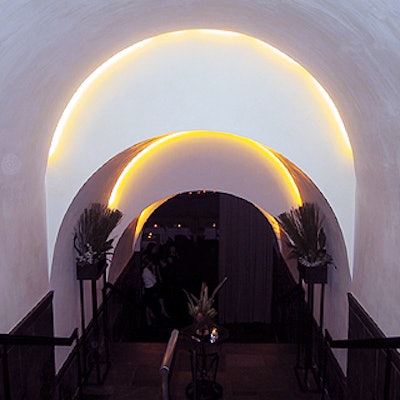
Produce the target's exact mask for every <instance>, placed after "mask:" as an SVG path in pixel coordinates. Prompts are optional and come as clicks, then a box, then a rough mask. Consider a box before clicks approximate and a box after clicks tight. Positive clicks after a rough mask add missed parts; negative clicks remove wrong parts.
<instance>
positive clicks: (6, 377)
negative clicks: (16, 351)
mask: <svg viewBox="0 0 400 400" xmlns="http://www.w3.org/2000/svg"><path fill="white" fill-rule="evenodd" d="M3 387H4V397H5V400H11V389H10V371H9V369H8V348H7V344H6V343H4V344H3Z"/></svg>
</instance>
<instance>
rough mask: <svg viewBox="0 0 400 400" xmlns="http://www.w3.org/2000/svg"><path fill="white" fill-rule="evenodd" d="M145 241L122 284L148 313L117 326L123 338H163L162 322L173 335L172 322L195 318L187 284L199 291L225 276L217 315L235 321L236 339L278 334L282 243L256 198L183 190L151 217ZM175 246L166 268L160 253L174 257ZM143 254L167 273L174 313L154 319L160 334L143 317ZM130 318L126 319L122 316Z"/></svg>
mask: <svg viewBox="0 0 400 400" xmlns="http://www.w3.org/2000/svg"><path fill="white" fill-rule="evenodd" d="M140 242H141V243H140V247H139V251H138V252H137V253H136V255H135V256H134V257H133V259H131V261H130V262H129V263H128V265H127V267H126V271H123V272H122V276H123V277H122V280H120V282H119V283H120V285H121V286H122V287H124V290H125V291H128V292H130V293H131V294H132V292H135V294H134V295H133V296H132V297H134V298H136V299H137V312H138V313H142V316H141V318H137V316H136V323H134V324H131V326H130V331H129V332H127V331H126V330H125V331H124V332H118V330H117V334H122V335H125V336H124V338H125V340H138V341H143V340H145V341H149V340H150V341H152V340H159V339H162V338H164V339H165V337H163V336H162V335H161V336H160V332H161V331H162V329H163V328H166V329H165V334H164V336H167V335H168V333H169V331H170V328H171V327H179V326H180V327H182V326H184V325H185V324H189V323H191V319H190V316H189V315H188V311H187V299H186V297H185V295H184V293H183V290H182V289H186V290H187V291H189V292H192V293H194V294H195V295H197V294H198V293H199V291H200V286H201V284H202V282H203V281H204V282H206V283H207V285H208V286H209V289H210V291H212V290H213V289H214V288H215V287H216V286H217V284H218V282H219V281H221V280H222V279H223V277H225V276H227V277H228V281H227V283H226V285H225V286H224V288H223V290H221V292H220V293H219V295H218V297H217V299H216V300H217V302H216V308H217V310H218V316H217V318H218V321H219V322H220V323H223V324H224V325H225V326H229V328H230V330H231V331H232V336H233V338H234V340H237V341H246V340H256V341H273V340H275V331H274V327H273V315H272V314H273V309H274V305H273V298H277V293H275V294H274V293H273V292H274V291H276V290H280V291H282V290H284V289H283V287H282V282H276V283H274V278H273V277H274V276H277V275H279V274H276V273H274V270H275V269H279V268H281V267H282V265H281V263H280V262H279V260H277V258H276V255H277V254H279V249H278V245H277V240H276V237H275V233H274V231H273V229H272V227H271V225H270V224H269V222H268V220H267V219H266V218H265V216H264V215H263V214H262V213H261V212H260V211H259V210H258V209H257V208H256V207H255V206H254V205H253V204H251V203H250V202H248V201H246V200H244V199H241V198H239V197H236V196H233V195H230V194H226V193H220V192H215V191H200V190H199V191H191V192H186V193H182V194H178V195H176V196H174V197H172V198H171V199H170V200H168V201H166V202H165V203H163V204H162V205H161V206H159V207H158V208H157V209H156V210H155V211H154V212H153V213H152V214H151V215H150V216H149V218H148V220H147V222H146V224H145V225H144V226H143V230H142V234H141V241H140ZM171 247H174V249H175V250H176V253H177V254H178V256H177V258H175V261H174V263H173V264H171V265H169V266H168V265H165V264H164V263H163V262H161V259H163V260H164V259H166V258H167V257H168V254H169V249H170V248H171ZM150 248H151V251H150V252H148V249H150ZM143 256H145V257H148V256H151V257H154V259H155V260H156V261H155V262H156V263H158V265H159V269H160V270H161V276H163V277H166V281H164V284H165V286H164V290H163V298H164V300H165V302H166V308H167V311H168V313H169V315H170V319H169V320H167V319H165V318H164V317H160V318H159V319H158V320H154V321H153V323H152V325H153V324H154V325H155V326H156V327H157V328H158V329H157V331H156V333H155V332H154V330H153V329H148V327H146V322H145V318H144V308H143V300H142V285H141V282H139V281H140V280H141V276H140V268H141V266H140V264H141V259H142V258H143ZM116 257H118V250H117V253H116ZM278 259H279V257H278ZM286 284H287V283H286ZM278 296H279V293H278ZM127 311H128V313H130V312H131V311H129V310H127ZM130 315H131V314H130ZM125 318H126V319H128V317H123V316H122V317H120V321H119V322H120V323H121V319H122V320H124V319H125ZM131 319H132V318H131ZM121 325H122V326H126V323H121ZM117 339H118V340H121V338H120V337H119V338H117Z"/></svg>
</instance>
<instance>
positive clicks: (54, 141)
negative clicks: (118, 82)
mask: <svg viewBox="0 0 400 400" xmlns="http://www.w3.org/2000/svg"><path fill="white" fill-rule="evenodd" d="M153 40H154V38H149V39H145V40H142V41H141V42H138V43H135V44H134V45H133V46H130V47H127V48H126V49H124V50H122V51H120V52H119V53H117V54H115V55H114V56H113V57H111V58H109V59H108V60H107V61H106V62H104V63H103V64H102V65H100V67H98V68H97V69H96V70H95V71H94V72H92V73H91V74H90V75H89V76H88V78H87V79H85V81H84V82H83V83H82V84H81V85H80V86H79V88H78V90H77V91H76V92H75V93H74V95H73V96H72V98H71V100H70V101H69V103H68V104H67V107H66V108H65V110H64V112H63V114H62V116H61V118H60V120H59V121H58V124H57V127H56V130H55V132H54V135H53V139H52V141H51V145H50V151H49V159H50V158H51V157H52V156H53V155H54V153H55V152H56V149H57V146H58V143H59V141H60V138H61V135H62V133H63V131H64V129H65V126H66V125H67V122H68V119H69V118H70V117H71V114H72V112H73V110H74V108H75V107H76V105H77V104H78V103H79V101H80V99H81V98H82V97H83V95H84V94H85V92H86V91H87V90H88V88H89V87H90V85H92V83H93V82H94V81H95V80H96V79H97V78H99V77H100V76H101V75H102V74H103V73H105V72H106V70H107V69H108V68H110V67H111V66H112V65H113V64H116V63H117V62H119V61H120V60H121V59H123V58H124V57H125V56H126V55H128V54H130V53H132V52H134V51H136V50H138V49H139V48H141V47H144V46H146V45H148V44H149V43H150V42H152V41H153Z"/></svg>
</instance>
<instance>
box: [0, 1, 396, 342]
mask: <svg viewBox="0 0 400 400" xmlns="http://www.w3.org/2000/svg"><path fill="white" fill-rule="evenodd" d="M399 17H400V6H399V3H398V2H397V1H385V2H379V3H378V2H375V1H372V0H368V1H367V0H365V1H361V0H359V1H352V2H348V1H347V0H338V1H333V0H332V1H322V0H321V1H311V0H303V1H291V0H285V1H269V2H264V1H253V0H249V1H244V0H232V1H228V0H221V1H218V2H215V1H212V0H206V1H196V0H192V1H174V0H171V1H168V2H165V1H161V0H159V1H156V0H146V1H135V2H132V1H127V0H119V1H114V2H112V3H110V2H109V1H107V0H98V1H96V2H86V1H78V0H74V1H68V2H67V1H63V2H54V1H42V2H40V3H37V2H31V1H26V0H14V1H13V2H8V3H6V4H2V5H1V14H0V22H1V24H0V26H1V28H0V56H1V57H0V60H1V61H0V76H1V79H0V90H1V93H2V95H1V98H0V110H1V112H0V137H1V145H0V190H1V199H0V220H1V226H0V250H1V253H2V259H1V261H0V282H1V287H0V288H1V291H0V300H1V304H2V307H1V310H0V313H1V318H0V330H2V331H8V330H10V329H11V328H12V327H13V326H15V324H16V323H17V322H18V321H19V320H21V318H22V317H23V316H24V315H25V314H26V313H27V312H28V311H29V310H30V309H31V308H32V307H33V305H34V304H36V303H37V302H38V301H39V300H40V298H42V297H43V296H44V294H45V293H46V292H47V290H48V288H49V283H48V278H47V254H46V251H47V249H46V223H45V222H46V221H45V210H46V206H45V194H44V193H45V187H44V186H45V183H44V177H45V170H46V162H47V154H48V150H49V146H50V141H51V136H52V134H53V132H54V129H55V127H56V124H57V121H58V120H59V118H60V116H61V114H62V111H63V109H64V107H65V106H66V104H67V102H68V101H69V99H70V98H71V96H72V95H73V92H74V90H75V89H76V88H77V87H78V86H79V84H80V83H81V82H82V81H83V80H84V79H85V78H86V77H87V76H88V75H89V74H90V73H91V72H92V71H93V70H94V69H95V68H96V67H97V66H98V65H100V64H101V63H102V62H103V61H105V60H106V59H107V58H108V57H109V55H110V54H115V53H117V52H118V51H119V50H121V49H123V48H125V47H127V46H129V45H130V44H132V43H133V42H136V41H139V40H141V39H144V38H147V37H150V36H153V35H156V34H159V33H164V32H166V31H171V30H178V29H187V28H199V27H200V28H204V27H207V28H216V29H229V30H234V31H238V32H243V33H246V34H249V35H252V36H255V37H258V38H260V39H262V40H265V41H266V42H268V43H270V44H272V45H273V46H275V47H277V48H279V49H280V50H282V51H283V52H285V53H287V54H288V55H290V56H291V57H293V58H294V59H295V60H297V61H299V62H300V63H301V64H302V65H303V66H304V67H305V68H306V69H308V70H309V71H310V72H311V73H312V75H313V76H314V77H316V78H317V79H318V81H319V82H320V83H321V84H322V85H323V87H325V88H326V90H327V91H328V93H329V94H330V95H331V96H332V98H333V100H334V102H335V104H336V105H337V107H338V109H339V112H340V113H341V115H342V118H343V120H344V123H345V125H346V128H347V131H348V133H349V136H350V140H351V143H352V146H353V151H354V159H355V169H356V171H355V172H356V180H357V193H356V221H355V232H356V241H355V248H354V254H355V260H354V268H355V271H354V282H353V287H352V290H353V292H354V294H355V296H356V297H357V298H358V299H359V301H360V303H361V304H362V305H363V306H364V307H365V308H366V310H368V312H369V313H370V315H371V316H372V317H373V318H374V319H375V320H376V322H377V323H378V325H379V326H380V327H381V328H382V330H383V331H384V332H385V333H386V334H389V335H390V334H398V332H399V331H400V322H399V321H400V307H399V306H398V301H396V296H397V294H398V282H399V279H400V270H399V268H398V251H397V241H398V236H399V226H400V224H399V222H400V212H399V207H398V199H399V197H400V187H399V185H398V182H399V178H400V176H399V171H400V169H399V160H400V157H399V150H400V142H399V140H398V133H397V130H398V126H399V120H400V115H399V105H398V93H399V92H400V81H399V79H398V71H399V69H400V68H399V67H400V52H399V51H398V50H399V46H400V28H399V25H398V20H399ZM338 190H340V187H338ZM329 290H332V291H334V290H335V288H334V287H332V288H330V289H329Z"/></svg>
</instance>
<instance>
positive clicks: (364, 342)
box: [322, 329, 400, 400]
mask: <svg viewBox="0 0 400 400" xmlns="http://www.w3.org/2000/svg"><path fill="white" fill-rule="evenodd" d="M328 347H330V348H334V349H366V350H367V349H387V350H389V349H400V336H393V337H382V338H366V339H343V340H333V339H332V336H331V335H330V333H329V331H328V330H327V329H325V351H324V353H325V356H324V364H323V380H322V383H323V388H322V400H324V399H325V389H326V373H327V371H326V369H327V365H326V364H327V352H328ZM391 361H392V357H391V353H390V352H389V351H388V353H387V358H386V367H385V382H384V387H383V391H384V394H383V399H384V400H389V397H390V384H391V382H390V377H391Z"/></svg>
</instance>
